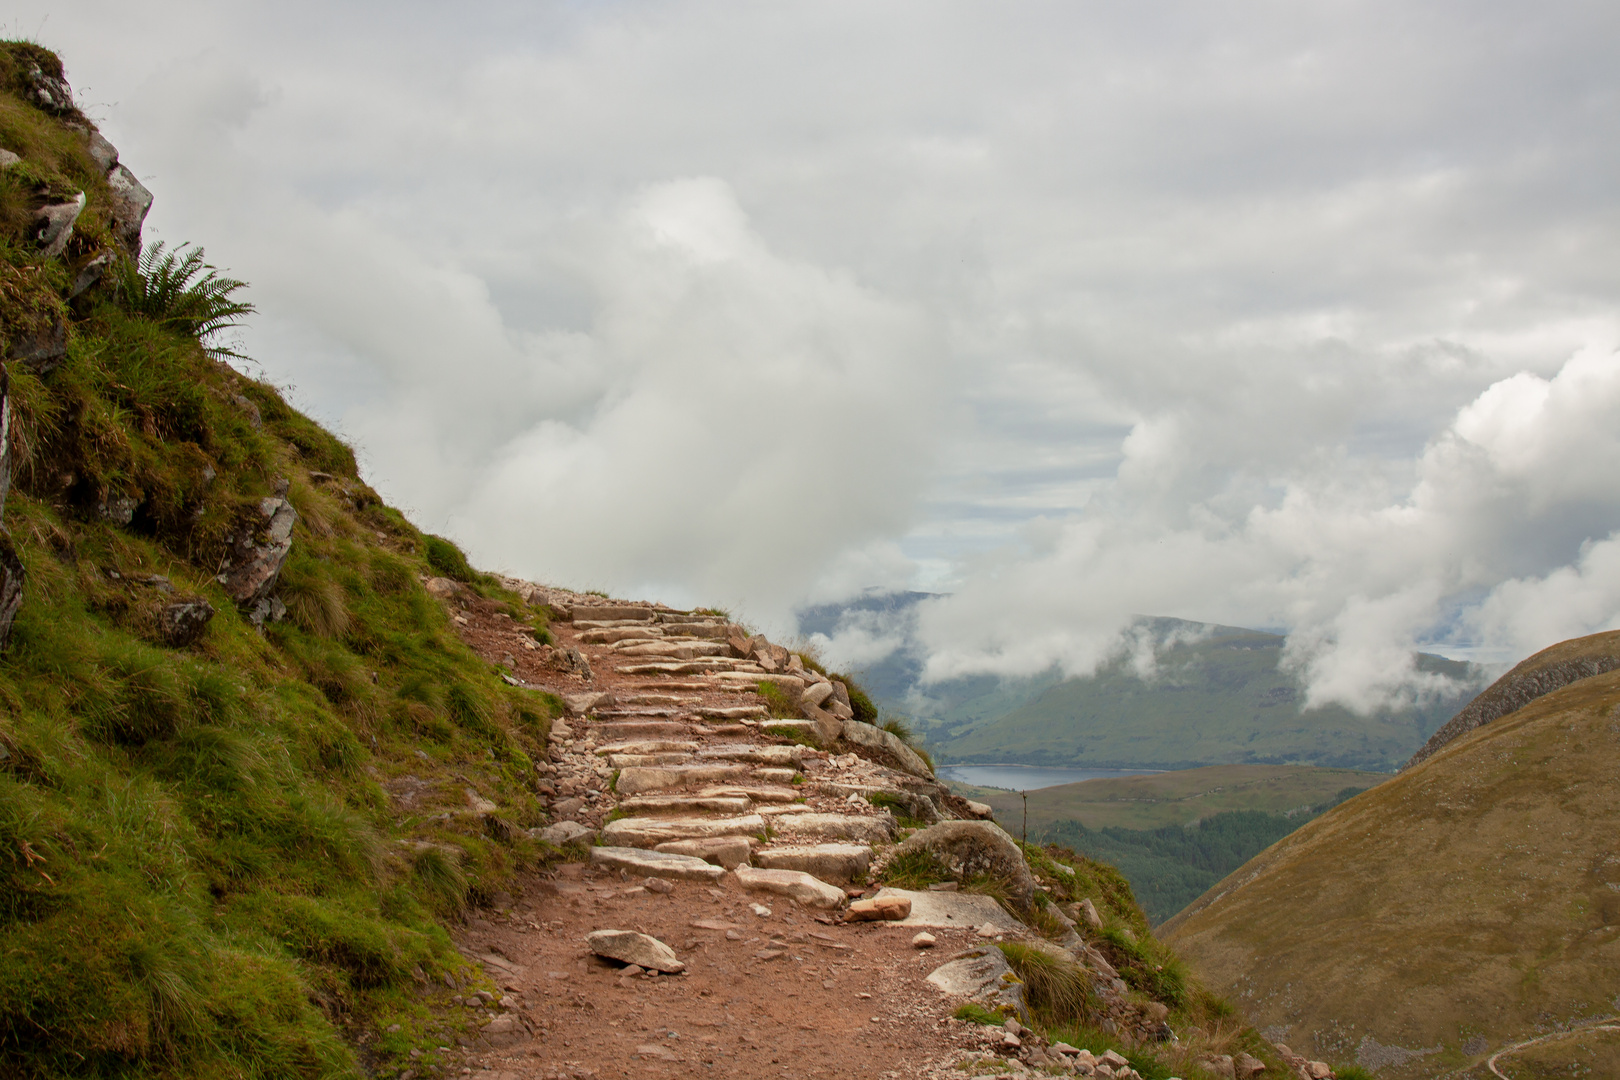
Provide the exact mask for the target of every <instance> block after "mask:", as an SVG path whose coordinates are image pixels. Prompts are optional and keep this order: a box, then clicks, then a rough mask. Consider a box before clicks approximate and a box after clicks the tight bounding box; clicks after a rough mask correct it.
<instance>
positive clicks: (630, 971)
mask: <svg viewBox="0 0 1620 1080" xmlns="http://www.w3.org/2000/svg"><path fill="white" fill-rule="evenodd" d="M641 970H642V969H641V967H640V965H638V964H626V965H625V966H624V970H623V971H621V972H619V974H620V975H624V976H636V975H640V974H641Z"/></svg>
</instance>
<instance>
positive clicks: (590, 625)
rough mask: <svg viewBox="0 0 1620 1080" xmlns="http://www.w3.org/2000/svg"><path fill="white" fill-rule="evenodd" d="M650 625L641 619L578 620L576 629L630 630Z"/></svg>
mask: <svg viewBox="0 0 1620 1080" xmlns="http://www.w3.org/2000/svg"><path fill="white" fill-rule="evenodd" d="M646 625H648V624H647V623H646V622H645V621H643V620H641V619H576V620H574V629H575V630H576V631H581V632H582V631H586V630H628V629H632V628H634V627H638V626H646Z"/></svg>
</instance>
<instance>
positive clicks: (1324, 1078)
mask: <svg viewBox="0 0 1620 1080" xmlns="http://www.w3.org/2000/svg"><path fill="white" fill-rule="evenodd" d="M1305 1071H1306V1072H1308V1073H1310V1074H1311V1080H1332V1077H1333V1069H1332V1067H1331V1066H1329V1065H1328V1063H1327V1062H1325V1061H1307V1062H1306V1063H1305Z"/></svg>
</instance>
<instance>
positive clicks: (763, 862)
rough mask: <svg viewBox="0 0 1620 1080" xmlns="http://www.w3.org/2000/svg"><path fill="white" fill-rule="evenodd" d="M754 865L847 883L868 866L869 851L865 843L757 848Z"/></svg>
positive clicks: (870, 853) (870, 859)
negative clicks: (799, 871) (794, 871)
mask: <svg viewBox="0 0 1620 1080" xmlns="http://www.w3.org/2000/svg"><path fill="white" fill-rule="evenodd" d="M754 865H755V866H759V867H762V868H764V869H766V870H802V871H804V872H805V873H807V874H813V875H815V876H816V877H818V878H820V879H821V880H822V881H837V882H847V881H853V880H855V879H856V878H857V877H861V876H863V875H864V874H865V873H866V872H867V870H868V869H869V868H870V867H871V865H872V849H871V848H870V847H868V846H867V845H865V844H812V845H809V846H806V847H768V848H760V849H759V850H758V851H756V852H755V853H754Z"/></svg>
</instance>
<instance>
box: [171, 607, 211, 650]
mask: <svg viewBox="0 0 1620 1080" xmlns="http://www.w3.org/2000/svg"><path fill="white" fill-rule="evenodd" d="M213 617H214V605H212V604H210V603H209V602H208V601H207V600H204V599H202V598H201V597H198V598H196V599H194V600H181V601H179V602H178V603H173V604H170V605H168V606H167V607H165V608H163V610H161V611H159V612H158V629H159V630H160V631H161V632H162V634H163V640H164V641H166V642H168V643H169V644H170V645H177V646H178V645H190V644H191V643H192V642H194V641H196V640H197V639H198V638H200V637H202V635H203V631H204V630H206V629H207V628H208V620H210V619H212V618H213Z"/></svg>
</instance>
